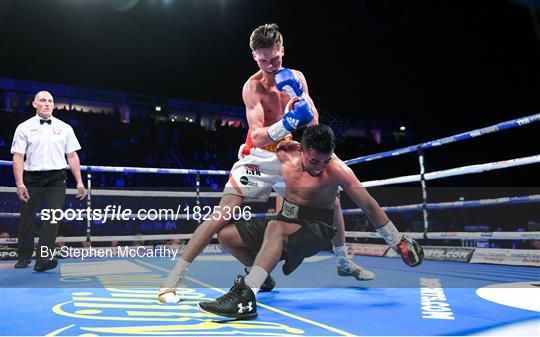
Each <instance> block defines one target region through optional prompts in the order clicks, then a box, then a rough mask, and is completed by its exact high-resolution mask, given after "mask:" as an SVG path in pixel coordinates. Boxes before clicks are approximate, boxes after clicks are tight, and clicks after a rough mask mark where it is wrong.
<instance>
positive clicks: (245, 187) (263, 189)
mask: <svg viewBox="0 0 540 337" xmlns="http://www.w3.org/2000/svg"><path fill="white" fill-rule="evenodd" d="M238 159H239V160H238V161H237V162H236V163H235V164H234V165H233V167H232V169H231V173H230V176H229V181H228V182H227V184H226V185H225V190H224V191H223V194H236V195H240V196H243V197H246V198H251V199H260V200H263V201H266V200H268V197H269V196H270V193H271V192H272V188H273V187H274V185H277V186H278V187H276V191H277V192H278V193H279V194H280V195H283V194H284V193H283V192H285V189H284V186H285V182H284V181H283V175H282V172H281V163H280V162H279V160H278V159H277V156H276V153H275V152H274V151H269V150H264V149H260V148H256V147H248V145H246V144H242V146H240V150H239V151H238ZM279 187H281V188H279Z"/></svg>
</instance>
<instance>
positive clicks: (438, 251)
mask: <svg viewBox="0 0 540 337" xmlns="http://www.w3.org/2000/svg"><path fill="white" fill-rule="evenodd" d="M422 248H424V259H426V260H438V261H455V262H469V260H470V259H471V256H472V254H473V252H474V250H475V248H471V247H444V246H443V247H437V246H422ZM385 256H386V257H399V255H398V254H397V253H396V252H394V250H393V249H388V251H387V252H386V254H385Z"/></svg>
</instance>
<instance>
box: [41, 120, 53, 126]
mask: <svg viewBox="0 0 540 337" xmlns="http://www.w3.org/2000/svg"><path fill="white" fill-rule="evenodd" d="M51 122H52V121H51V120H50V119H40V120H39V124H40V125H42V124H49V125H50V124H51Z"/></svg>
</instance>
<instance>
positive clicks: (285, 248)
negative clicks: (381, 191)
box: [199, 124, 423, 319]
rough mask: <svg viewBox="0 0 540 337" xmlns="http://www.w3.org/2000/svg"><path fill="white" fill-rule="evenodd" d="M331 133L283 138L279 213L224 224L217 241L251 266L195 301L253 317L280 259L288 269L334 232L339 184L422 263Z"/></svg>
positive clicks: (410, 260)
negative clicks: (224, 288) (214, 295)
mask: <svg viewBox="0 0 540 337" xmlns="http://www.w3.org/2000/svg"><path fill="white" fill-rule="evenodd" d="M334 148H335V136H334V133H333V131H332V129H331V128H330V127H328V126H326V125H322V124H319V125H313V126H310V127H308V128H307V129H306V130H305V132H304V134H303V136H302V143H301V144H300V143H298V142H294V141H289V142H282V143H280V145H279V146H278V148H277V152H276V155H277V157H278V159H279V161H280V162H281V164H282V173H283V178H284V180H285V186H286V189H285V198H284V201H283V205H282V208H281V210H280V212H279V214H278V216H277V217H276V218H275V219H273V220H270V221H269V222H267V223H266V224H265V223H264V222H262V223H260V222H255V221H254V222H250V223H249V224H247V225H246V224H238V225H228V226H226V227H224V228H223V229H221V230H220V231H219V233H218V240H219V241H220V243H221V244H222V245H224V246H225V247H227V248H228V249H229V251H231V253H232V254H233V255H234V256H235V257H236V258H238V259H239V260H240V261H241V262H242V263H244V265H246V266H251V265H252V266H253V267H252V268H251V270H250V272H249V274H248V275H247V276H246V277H245V278H244V277H243V276H241V275H238V276H237V277H236V279H235V281H234V285H233V287H232V288H231V290H230V291H229V292H228V293H226V294H225V295H223V296H221V297H219V298H218V299H216V300H214V301H205V302H200V303H199V307H200V308H201V309H202V310H205V311H208V312H210V313H213V314H216V315H220V316H225V317H234V318H237V319H253V318H255V317H257V303H256V299H255V296H256V294H257V293H258V291H259V288H260V286H261V284H262V283H263V282H264V280H265V279H266V277H267V276H268V273H270V272H271V271H272V270H273V269H274V268H275V266H276V264H277V263H278V261H279V260H280V259H284V260H285V264H284V267H283V272H284V273H285V274H286V275H287V274H290V273H291V272H292V271H294V269H296V267H298V266H299V265H300V263H302V261H303V259H304V258H305V257H308V256H312V255H315V254H316V253H317V252H319V251H321V250H323V249H324V248H325V247H326V244H327V243H329V242H330V240H331V239H332V237H333V236H334V234H335V228H334V227H333V226H332V225H331V224H332V219H333V215H334V214H333V205H334V202H335V198H336V194H337V192H338V188H339V187H340V186H341V188H343V191H344V192H345V193H347V195H348V196H349V197H350V198H351V200H352V201H354V202H355V203H356V204H357V205H358V207H360V208H361V209H362V210H363V211H364V212H365V214H366V216H367V217H368V219H369V220H370V221H371V223H372V224H373V225H374V226H375V229H376V230H377V232H378V233H379V235H381V237H382V238H383V239H384V240H385V241H386V243H387V244H388V245H389V246H390V247H391V248H392V249H394V250H395V251H396V252H397V253H398V254H400V255H401V257H402V259H403V261H404V262H405V263H406V264H407V265H409V266H412V267H414V266H417V265H419V264H420V263H421V262H422V259H423V250H422V247H421V246H420V245H419V244H418V243H417V242H416V241H414V240H412V239H410V238H408V237H407V236H405V235H403V234H401V233H400V232H399V231H398V230H397V228H396V227H395V226H394V224H393V223H392V221H390V220H389V219H388V217H387V215H386V214H385V212H384V211H383V210H382V209H381V207H380V206H379V204H378V203H377V201H376V200H375V199H373V198H372V197H371V195H369V193H368V192H367V191H366V189H365V188H364V187H363V186H362V183H361V182H360V181H359V180H358V178H357V177H356V176H355V174H354V172H353V171H352V170H351V169H350V168H349V167H348V166H347V165H346V164H345V163H344V162H343V161H341V160H340V159H339V158H338V157H337V156H336V155H335V154H334Z"/></svg>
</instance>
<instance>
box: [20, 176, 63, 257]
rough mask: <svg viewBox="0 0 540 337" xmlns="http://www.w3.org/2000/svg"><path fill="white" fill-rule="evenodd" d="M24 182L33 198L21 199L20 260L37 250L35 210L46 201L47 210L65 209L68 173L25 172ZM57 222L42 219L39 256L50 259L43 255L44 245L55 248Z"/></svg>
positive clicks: (37, 251)
mask: <svg viewBox="0 0 540 337" xmlns="http://www.w3.org/2000/svg"><path fill="white" fill-rule="evenodd" d="M23 181H24V185H26V188H27V189H28V194H29V195H30V200H28V202H22V208H21V217H20V219H19V236H18V242H19V247H18V250H17V253H18V255H19V259H21V258H31V257H32V252H33V250H34V227H35V223H36V213H37V211H38V209H39V206H40V202H41V200H43V203H44V208H45V209H63V206H64V200H65V197H66V172H65V171H64V170H52V171H24V174H23ZM57 233H58V223H55V224H53V223H51V221H44V220H42V221H41V230H40V232H39V242H38V245H37V247H36V258H37V259H39V258H49V257H50V256H47V255H45V254H43V255H42V249H44V248H42V247H47V248H48V249H50V250H52V249H54V246H55V241H56V234H57Z"/></svg>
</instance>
